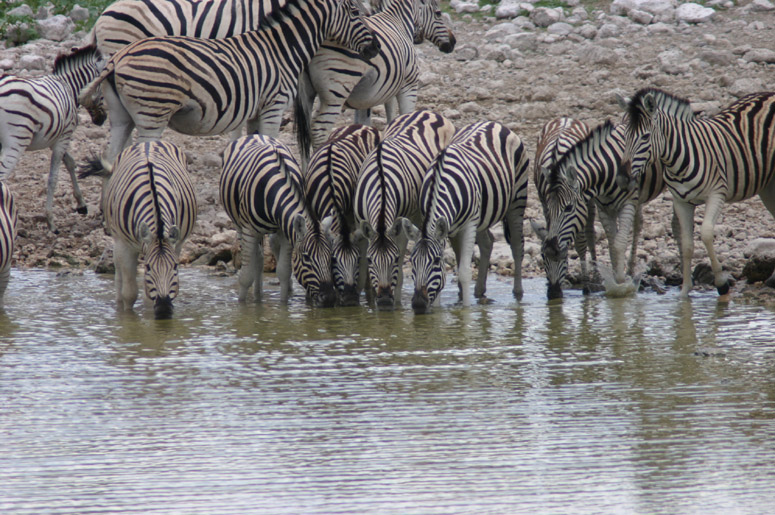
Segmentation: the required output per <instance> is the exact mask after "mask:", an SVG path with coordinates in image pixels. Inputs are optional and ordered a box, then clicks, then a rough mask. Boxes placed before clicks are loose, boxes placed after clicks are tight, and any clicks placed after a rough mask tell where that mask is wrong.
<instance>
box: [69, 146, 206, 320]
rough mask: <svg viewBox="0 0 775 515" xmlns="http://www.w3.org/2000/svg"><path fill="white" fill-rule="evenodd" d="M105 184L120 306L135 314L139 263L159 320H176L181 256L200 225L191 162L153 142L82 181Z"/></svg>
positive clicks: (93, 165) (88, 170)
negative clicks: (93, 178)
mask: <svg viewBox="0 0 775 515" xmlns="http://www.w3.org/2000/svg"><path fill="white" fill-rule="evenodd" d="M89 176H99V177H102V179H103V187H102V201H101V204H102V213H103V217H104V222H105V228H106V232H108V233H109V234H110V235H111V236H112V237H113V254H114V260H115V264H116V302H117V305H118V308H119V310H120V311H123V310H126V311H131V310H132V307H133V305H134V303H135V300H136V299H137V291H138V288H137V262H138V257H139V256H142V258H143V261H144V263H145V279H144V282H145V295H146V297H147V298H148V299H149V300H150V301H151V302H153V306H154V308H153V309H154V315H155V316H156V318H170V317H171V316H172V301H173V300H174V299H175V298H176V297H177V295H178V289H179V284H178V263H179V256H180V250H181V248H182V246H183V243H184V242H185V241H186V238H188V236H189V234H191V232H192V231H193V229H194V224H195V223H196V213H197V202H196V195H195V193H194V187H193V185H192V184H191V179H190V177H189V174H188V169H187V161H186V156H185V154H184V153H183V151H182V150H181V149H180V148H178V147H177V146H175V145H173V144H172V143H168V142H164V141H148V142H142V143H136V144H134V145H131V146H129V147H127V148H126V149H124V150H123V151H122V152H121V153H120V154H119V155H118V157H116V160H115V162H114V163H112V164H110V163H108V162H106V161H104V160H102V159H99V158H96V159H92V160H91V161H90V162H89V163H88V164H87V165H86V166H85V167H84V168H83V169H82V172H81V174H80V177H81V178H84V177H89Z"/></svg>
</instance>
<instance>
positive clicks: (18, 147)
mask: <svg viewBox="0 0 775 515" xmlns="http://www.w3.org/2000/svg"><path fill="white" fill-rule="evenodd" d="M98 66H99V54H98V53H97V51H96V49H95V48H94V46H87V47H84V48H81V49H78V50H75V51H73V52H72V53H70V54H68V55H61V56H59V57H57V59H56V61H55V62H54V72H53V74H51V75H47V76H45V77H40V78H36V79H23V78H20V77H15V76H13V75H5V76H3V77H0V180H2V181H5V180H8V178H10V177H11V176H12V174H13V171H14V168H15V167H16V164H17V163H18V161H19V159H20V158H21V156H22V154H24V152H25V151H27V150H43V149H46V148H50V149H51V163H50V166H49V170H48V187H47V190H46V205H45V210H46V222H47V223H48V228H49V230H51V231H53V232H57V228H56V224H55V223H54V190H56V186H57V180H58V176H59V167H60V165H61V164H62V162H63V161H64V163H65V168H67V171H68V172H69V173H70V181H71V182H72V185H73V196H74V197H75V200H76V202H77V204H78V207H77V208H76V211H77V212H78V213H80V214H86V202H84V200H83V195H82V194H81V189H80V188H79V187H78V179H77V178H76V167H75V161H74V160H73V158H72V156H70V153H69V149H70V141H71V140H72V138H73V134H74V133H75V129H76V127H77V126H78V102H77V97H78V93H79V92H80V91H81V89H82V88H83V87H84V86H85V85H86V84H88V83H89V82H91V81H92V80H94V78H95V77H96V76H97V73H98ZM90 114H91V116H92V120H94V121H95V123H102V122H103V121H104V118H105V113H104V112H101V111H99V110H93V111H90Z"/></svg>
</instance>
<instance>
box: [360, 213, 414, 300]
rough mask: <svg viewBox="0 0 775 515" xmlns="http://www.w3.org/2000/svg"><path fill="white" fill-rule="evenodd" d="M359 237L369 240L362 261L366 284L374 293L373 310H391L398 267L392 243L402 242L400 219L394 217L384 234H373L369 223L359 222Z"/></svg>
mask: <svg viewBox="0 0 775 515" xmlns="http://www.w3.org/2000/svg"><path fill="white" fill-rule="evenodd" d="M360 230H361V232H362V233H363V236H364V237H366V238H367V239H368V240H369V245H368V248H367V250H366V261H367V263H368V268H369V284H370V285H371V288H372V290H373V291H374V292H375V293H376V301H377V309H393V307H394V306H395V299H396V295H400V294H401V292H396V286H397V285H398V274H399V271H400V268H401V258H402V257H403V256H402V255H401V251H400V250H399V246H398V244H397V243H396V240H400V239H402V238H403V239H406V238H407V235H406V233H405V230H404V224H403V219H402V218H400V217H399V218H396V219H395V221H394V222H393V225H392V226H390V228H389V229H387V230H386V231H384V232H381V231H375V230H374V229H373V228H372V226H371V224H369V223H368V222H367V221H363V222H362V223H361V226H360Z"/></svg>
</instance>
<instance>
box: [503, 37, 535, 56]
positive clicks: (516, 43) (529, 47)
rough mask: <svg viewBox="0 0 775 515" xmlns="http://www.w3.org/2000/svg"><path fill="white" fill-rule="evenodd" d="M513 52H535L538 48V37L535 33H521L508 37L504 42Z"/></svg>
mask: <svg viewBox="0 0 775 515" xmlns="http://www.w3.org/2000/svg"><path fill="white" fill-rule="evenodd" d="M503 42H504V43H505V44H506V45H509V47H511V49H512V50H518V51H520V52H530V51H535V50H536V48H537V47H538V36H536V34H535V33H533V32H521V33H519V34H512V35H510V36H506V37H505V38H504V40H503Z"/></svg>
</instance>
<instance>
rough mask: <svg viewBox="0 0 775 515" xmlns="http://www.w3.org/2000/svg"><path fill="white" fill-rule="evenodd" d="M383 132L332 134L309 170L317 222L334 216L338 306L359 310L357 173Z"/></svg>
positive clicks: (361, 249)
mask: <svg viewBox="0 0 775 515" xmlns="http://www.w3.org/2000/svg"><path fill="white" fill-rule="evenodd" d="M379 139H380V136H379V131H378V130H377V129H375V128H373V127H368V126H365V125H357V124H354V125H347V126H345V127H340V128H339V129H336V130H334V131H333V132H332V133H331V135H330V136H329V138H328V141H326V143H325V144H324V145H323V146H321V147H320V148H318V149H317V150H316V151H315V153H314V154H313V155H312V157H311V159H310V162H309V165H308V167H307V169H306V170H305V184H304V188H305V194H306V197H307V203H308V205H309V207H310V209H311V210H312V212H313V213H314V215H315V216H316V217H317V218H318V219H323V218H325V217H326V216H331V215H333V220H332V224H331V228H330V233H329V238H330V239H331V266H332V273H333V279H334V286H335V288H336V294H337V302H338V303H339V304H340V305H342V306H357V305H358V302H359V296H360V291H361V290H362V289H363V284H362V281H361V279H362V278H363V279H365V277H366V271H365V270H364V269H363V266H362V265H365V260H361V259H360V257H361V256H364V255H365V254H366V247H365V239H364V238H363V235H362V234H361V231H359V230H354V231H353V230H352V229H353V228H354V225H355V220H354V212H353V194H354V192H355V184H356V182H357V181H358V173H359V172H360V169H361V165H362V164H363V161H364V160H365V159H366V156H367V155H368V154H369V152H371V151H372V150H373V149H374V147H375V146H376V145H377V143H379Z"/></svg>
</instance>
